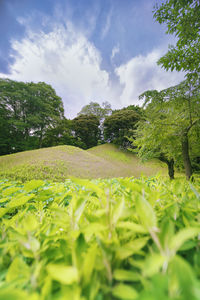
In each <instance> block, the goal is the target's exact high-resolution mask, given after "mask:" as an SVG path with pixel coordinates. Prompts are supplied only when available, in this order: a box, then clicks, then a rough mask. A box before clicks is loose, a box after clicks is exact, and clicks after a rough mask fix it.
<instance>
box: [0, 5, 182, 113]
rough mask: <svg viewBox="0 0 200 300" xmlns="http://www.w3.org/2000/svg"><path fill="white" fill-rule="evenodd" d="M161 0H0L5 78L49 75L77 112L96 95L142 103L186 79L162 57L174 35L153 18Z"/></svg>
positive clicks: (0, 67) (0, 58) (68, 109)
mask: <svg viewBox="0 0 200 300" xmlns="http://www.w3.org/2000/svg"><path fill="white" fill-rule="evenodd" d="M161 1H162V0H56V1H55V0H42V1H41V0H20V1H19V0H0V36H1V39H0V77H8V78H11V79H14V80H21V81H34V82H38V81H45V82H47V83H49V84H51V85H52V86H53V87H54V88H55V90H56V92H57V94H58V95H59V96H61V97H62V99H63V102H64V106H65V115H66V116H67V117H69V118H73V117H75V116H76V114H77V113H78V112H79V111H80V110H81V108H82V107H83V106H84V105H86V104H88V103H89V102H90V101H96V102H99V103H100V104H101V103H102V102H104V101H108V102H110V103H111V105H112V107H113V108H121V107H124V106H127V105H130V104H139V102H138V96H139V95H140V94H141V93H142V92H144V91H145V90H148V89H158V90H160V89H163V88H166V87H168V86H171V85H174V84H177V83H179V82H180V81H181V80H183V78H184V76H183V74H182V73H177V72H172V73H171V72H165V71H164V70H162V69H161V67H159V66H157V64H156V61H157V60H158V59H159V57H160V56H161V55H162V54H164V53H165V52H166V51H167V48H168V44H173V43H174V41H175V40H174V37H172V36H169V35H166V34H165V31H166V28H165V27H164V26H161V25H159V24H158V23H156V22H155V21H154V20H153V13H152V10H153V6H154V5H155V3H156V2H158V3H161Z"/></svg>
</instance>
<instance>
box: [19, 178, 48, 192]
mask: <svg viewBox="0 0 200 300" xmlns="http://www.w3.org/2000/svg"><path fill="white" fill-rule="evenodd" d="M44 184H45V182H44V181H43V180H31V181H28V182H26V183H25V185H24V190H25V191H27V192H30V191H32V190H35V189H37V188H39V187H40V186H43V185H44Z"/></svg>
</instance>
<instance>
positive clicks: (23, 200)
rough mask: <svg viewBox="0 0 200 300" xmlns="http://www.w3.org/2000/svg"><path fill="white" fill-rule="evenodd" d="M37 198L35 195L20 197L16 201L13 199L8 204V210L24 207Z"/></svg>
mask: <svg viewBox="0 0 200 300" xmlns="http://www.w3.org/2000/svg"><path fill="white" fill-rule="evenodd" d="M34 197H35V195H34V194H31V195H25V194H23V195H20V196H18V197H16V198H14V199H12V200H11V201H10V202H9V203H8V204H7V208H15V207H18V206H22V205H24V204H26V203H27V202H28V201H29V200H31V199H33V198H34Z"/></svg>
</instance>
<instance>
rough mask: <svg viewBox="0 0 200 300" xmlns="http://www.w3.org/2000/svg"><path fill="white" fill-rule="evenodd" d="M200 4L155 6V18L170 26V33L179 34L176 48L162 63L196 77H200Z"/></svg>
mask: <svg viewBox="0 0 200 300" xmlns="http://www.w3.org/2000/svg"><path fill="white" fill-rule="evenodd" d="M199 16H200V2H199V1H198V0H167V1H165V2H163V3H161V4H160V5H158V4H156V5H155V7H154V18H155V19H156V20H157V21H158V22H159V23H160V24H163V23H164V24H166V25H167V33H169V34H175V36H176V37H177V42H176V45H175V46H169V50H168V52H167V53H166V54H165V55H164V56H163V57H161V58H160V60H159V61H158V63H159V64H160V65H161V66H163V67H164V68H165V69H166V70H171V71H173V70H174V69H175V70H177V71H181V70H182V71H185V72H186V73H187V74H188V75H190V77H191V75H192V76H193V77H194V76H195V78H197V77H199V74H200V55H199V50H200V17H199Z"/></svg>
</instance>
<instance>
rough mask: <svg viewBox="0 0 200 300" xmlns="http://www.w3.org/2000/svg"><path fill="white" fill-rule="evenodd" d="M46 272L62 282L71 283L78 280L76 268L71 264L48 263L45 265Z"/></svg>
mask: <svg viewBox="0 0 200 300" xmlns="http://www.w3.org/2000/svg"><path fill="white" fill-rule="evenodd" d="M47 272H48V274H49V275H50V276H51V278H52V279H54V280H57V281H59V282H60V283H62V284H72V283H74V282H78V280H79V276H78V270H77V269H76V268H75V267H73V266H65V265H58V264H49V265H48V266H47Z"/></svg>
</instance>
